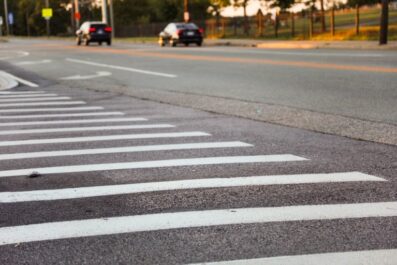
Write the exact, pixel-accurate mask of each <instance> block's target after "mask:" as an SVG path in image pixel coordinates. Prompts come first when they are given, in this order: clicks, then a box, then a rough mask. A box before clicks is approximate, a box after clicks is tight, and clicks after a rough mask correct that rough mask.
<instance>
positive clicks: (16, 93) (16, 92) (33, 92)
mask: <svg viewBox="0 0 397 265" xmlns="http://www.w3.org/2000/svg"><path fill="white" fill-rule="evenodd" d="M40 93H47V92H45V91H2V92H0V95H22V94H26V95H30V94H40Z"/></svg>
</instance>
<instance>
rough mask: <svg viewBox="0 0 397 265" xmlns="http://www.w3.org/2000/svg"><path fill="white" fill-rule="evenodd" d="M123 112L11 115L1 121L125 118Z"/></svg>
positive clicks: (1, 117) (0, 117)
mask: <svg viewBox="0 0 397 265" xmlns="http://www.w3.org/2000/svg"><path fill="white" fill-rule="evenodd" d="M123 115H125V114H124V113H123V112H119V111H111V112H87V113H68V114H37V115H9V116H1V115H0V119H36V118H72V117H92V116H123Z"/></svg>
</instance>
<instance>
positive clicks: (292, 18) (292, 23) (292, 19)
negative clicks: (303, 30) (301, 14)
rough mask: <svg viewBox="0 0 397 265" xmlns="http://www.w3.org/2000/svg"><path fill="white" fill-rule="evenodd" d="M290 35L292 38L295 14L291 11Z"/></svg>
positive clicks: (293, 35)
mask: <svg viewBox="0 0 397 265" xmlns="http://www.w3.org/2000/svg"><path fill="white" fill-rule="evenodd" d="M291 36H292V38H294V37H295V14H294V12H291Z"/></svg>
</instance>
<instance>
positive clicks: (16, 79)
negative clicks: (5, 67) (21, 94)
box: [0, 71, 39, 87]
mask: <svg viewBox="0 0 397 265" xmlns="http://www.w3.org/2000/svg"><path fill="white" fill-rule="evenodd" d="M0 72H1V73H2V74H3V75H6V76H8V77H10V78H11V79H14V80H15V81H18V82H19V83H22V84H24V85H25V86H30V87H39V85H37V84H35V83H33V82H30V81H28V80H25V79H22V78H20V77H17V76H15V75H12V74H10V73H8V72H4V71H0Z"/></svg>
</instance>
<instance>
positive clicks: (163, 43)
mask: <svg viewBox="0 0 397 265" xmlns="http://www.w3.org/2000/svg"><path fill="white" fill-rule="evenodd" d="M159 44H160V47H164V46H165V42H164V39H163V38H160V39H159Z"/></svg>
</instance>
